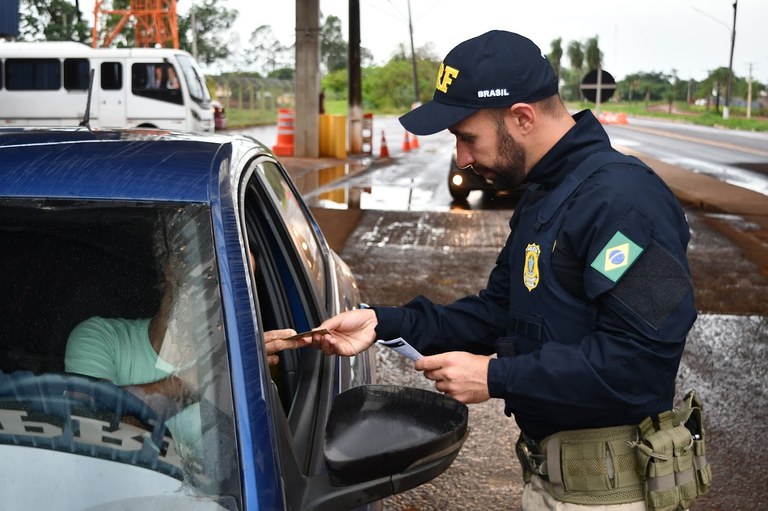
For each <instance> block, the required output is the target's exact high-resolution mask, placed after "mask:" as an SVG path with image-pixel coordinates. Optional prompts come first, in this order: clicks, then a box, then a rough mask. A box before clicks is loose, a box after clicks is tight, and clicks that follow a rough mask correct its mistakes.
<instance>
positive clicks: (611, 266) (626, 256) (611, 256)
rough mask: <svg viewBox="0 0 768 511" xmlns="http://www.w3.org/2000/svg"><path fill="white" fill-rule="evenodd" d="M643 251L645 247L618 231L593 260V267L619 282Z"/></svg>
mask: <svg viewBox="0 0 768 511" xmlns="http://www.w3.org/2000/svg"><path fill="white" fill-rule="evenodd" d="M642 253H643V249H642V248H641V247H640V246H639V245H637V244H636V243H635V242H633V241H632V240H631V239H629V238H627V237H626V236H625V235H624V234H622V232H621V231H616V234H614V235H613V237H612V238H611V239H610V241H608V243H606V245H605V246H604V247H603V249H602V250H601V251H600V253H598V254H597V257H595V260H594V261H592V268H594V269H596V270H597V271H599V272H600V273H602V274H603V275H605V276H606V277H607V278H609V279H610V280H612V281H613V282H618V280H619V279H620V278H621V276H622V275H624V273H625V272H626V271H627V270H628V269H629V268H630V266H632V264H633V263H634V262H635V261H636V260H637V258H638V257H640V254H642Z"/></svg>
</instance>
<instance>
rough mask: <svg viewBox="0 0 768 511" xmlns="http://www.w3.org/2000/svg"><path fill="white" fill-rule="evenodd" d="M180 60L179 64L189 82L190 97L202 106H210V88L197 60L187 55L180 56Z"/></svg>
mask: <svg viewBox="0 0 768 511" xmlns="http://www.w3.org/2000/svg"><path fill="white" fill-rule="evenodd" d="M178 59H179V64H180V65H181V71H182V73H184V77H185V78H186V80H187V86H188V87H189V95H190V96H191V97H192V99H193V100H195V101H196V102H197V103H199V104H201V105H207V104H209V103H210V101H211V95H210V94H209V92H208V87H206V85H205V78H204V75H203V72H202V71H201V70H200V68H199V67H198V65H197V63H196V62H195V60H194V59H191V58H189V57H187V56H186V55H178Z"/></svg>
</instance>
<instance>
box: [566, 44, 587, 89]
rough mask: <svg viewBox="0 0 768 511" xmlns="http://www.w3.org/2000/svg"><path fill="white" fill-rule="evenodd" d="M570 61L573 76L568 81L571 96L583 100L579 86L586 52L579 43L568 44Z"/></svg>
mask: <svg viewBox="0 0 768 511" xmlns="http://www.w3.org/2000/svg"><path fill="white" fill-rule="evenodd" d="M568 60H569V61H570V62H571V73H570V75H571V76H570V79H569V80H568V88H569V89H570V90H569V92H570V94H569V96H570V97H573V98H581V89H580V87H579V85H580V84H581V75H582V69H583V68H584V50H583V49H582V48H581V43H580V42H579V41H571V42H570V43H568Z"/></svg>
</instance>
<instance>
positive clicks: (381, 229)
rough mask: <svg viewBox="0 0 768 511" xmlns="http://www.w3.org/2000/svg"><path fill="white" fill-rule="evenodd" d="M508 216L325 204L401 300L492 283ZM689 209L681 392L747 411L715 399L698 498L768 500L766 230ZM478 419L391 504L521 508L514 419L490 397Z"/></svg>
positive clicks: (384, 286)
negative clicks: (688, 298) (455, 448)
mask: <svg viewBox="0 0 768 511" xmlns="http://www.w3.org/2000/svg"><path fill="white" fill-rule="evenodd" d="M509 215H510V212H508V211H472V212H451V213H429V212H422V213H409V212H380V211H367V210H366V211H362V212H355V213H354V219H353V221H349V220H348V221H346V222H345V221H344V220H343V218H347V219H350V218H351V215H350V212H344V211H336V212H326V213H322V214H320V215H319V218H318V220H319V222H320V223H321V227H323V230H324V231H325V232H329V231H330V230H334V231H336V232H337V234H336V238H337V239H336V241H334V244H335V245H336V247H335V248H336V249H337V251H339V252H340V253H341V255H342V257H343V258H344V260H345V261H346V262H347V263H348V264H349V265H350V268H351V269H352V271H353V273H354V274H355V276H356V277H357V279H358V283H359V284H360V287H361V292H362V295H363V299H364V300H365V301H367V302H369V303H373V304H393V305H396V304H402V303H403V302H405V301H407V300H409V299H411V298H413V297H414V296H416V295H418V294H424V295H426V296H428V297H430V298H431V299H433V300H434V301H436V302H441V303H445V302H450V301H453V300H455V299H457V298H460V297H462V296H465V295H466V294H469V293H475V292H477V291H478V290H479V289H481V288H483V287H484V286H485V283H486V279H487V276H488V273H489V271H490V269H491V268H492V266H493V264H494V261H495V258H496V255H497V254H498V250H499V248H500V247H501V245H502V244H503V242H504V240H505V239H506V236H507V234H508V229H509V228H508V225H507V222H508V219H509ZM688 217H689V222H690V225H691V230H692V239H691V244H690V247H689V261H690V264H691V269H692V274H693V279H694V287H695V290H696V291H695V292H696V300H697V307H698V308H699V309H700V311H701V312H702V313H707V314H702V316H701V317H700V320H699V321H697V324H696V325H695V326H694V329H693V331H692V333H691V335H690V336H689V341H688V348H687V350H686V355H685V356H684V360H683V363H682V365H681V369H680V375H679V377H678V386H679V387H680V389H681V392H683V391H684V390H687V389H688V388H692V387H695V388H697V389H700V395H702V396H704V398H705V403H711V404H712V405H716V404H717V402H718V401H721V402H722V403H723V404H724V403H731V404H732V406H737V407H738V408H737V409H738V410H742V412H741V413H738V414H734V413H731V412H730V411H729V410H727V409H717V408H716V407H713V406H710V407H709V410H710V411H709V412H708V415H709V417H708V423H709V425H710V427H709V435H710V438H711V439H712V441H711V442H710V443H709V451H708V452H709V454H710V462H711V463H712V464H713V466H714V467H715V483H716V484H715V485H714V486H713V489H712V491H710V493H709V494H708V495H707V496H705V497H704V498H702V499H700V500H699V501H698V502H697V503H696V505H695V506H694V507H693V509H695V510H697V511H702V510H703V511H709V510H712V511H715V510H720V509H746V508H752V507H753V506H752V504H754V502H761V501H766V500H768V487H766V485H765V484H764V481H765V478H764V477H762V475H765V474H766V473H768V460H766V459H765V452H766V449H765V448H764V446H763V440H762V439H764V438H765V437H766V435H768V426H767V424H768V412H767V411H768V402H766V399H768V398H766V396H767V395H768V383H767V382H766V379H765V378H764V376H762V375H764V374H765V368H764V366H765V365H766V362H765V360H766V358H767V357H766V356H765V355H766V353H765V350H766V349H768V339H766V331H768V321H766V316H768V272H767V271H766V270H767V269H768V267H767V266H766V265H761V264H760V261H761V260H762V261H764V260H765V259H761V257H763V256H764V254H765V251H763V252H760V250H758V251H757V253H758V256H757V257H756V256H755V253H754V246H753V247H752V249H750V250H752V252H753V253H750V257H749V258H747V257H745V253H746V252H747V251H746V250H744V248H743V247H741V246H740V245H739V244H738V242H739V240H740V239H743V238H744V236H743V235H744V233H747V234H748V237H749V238H751V239H758V240H759V239H763V238H764V233H763V232H762V231H761V230H760V226H759V223H754V222H750V221H748V220H744V219H742V218H739V217H731V216H728V215H711V214H704V213H702V212H701V211H692V210H689V211H688ZM345 224H346V225H347V227H344V225H345ZM326 225H327V226H328V227H326ZM331 226H332V227H331ZM340 229H342V231H340ZM343 229H347V231H346V232H343ZM339 234H340V235H341V239H338V238H339ZM347 236H348V237H347ZM344 240H346V243H345V244H344ZM332 246H333V245H332ZM342 246H343V250H342V249H341V248H342ZM761 254H762V255H761ZM377 359H378V363H379V371H378V374H379V381H380V382H381V383H392V384H401V385H413V386H417V387H422V388H427V389H431V388H432V387H431V384H430V383H429V382H428V381H427V380H425V379H424V378H423V377H422V376H421V375H420V373H418V372H416V371H414V370H413V369H412V363H411V362H409V361H407V360H405V359H403V358H401V357H399V356H397V355H395V354H393V353H391V352H388V351H387V350H382V349H379V350H378V351H377ZM719 378H727V379H728V381H727V382H722V381H720V379H719ZM680 395H682V394H680ZM707 398H709V400H708V399H707ZM713 400H714V401H713ZM726 408H727V407H726ZM469 426H470V436H469V438H468V439H467V442H466V443H465V445H464V447H463V448H462V451H461V452H460V453H459V456H458V457H457V459H456V460H455V461H454V463H453V465H452V466H451V467H450V468H449V469H448V470H447V471H446V472H445V473H444V474H442V475H441V476H439V477H437V478H436V479H434V480H433V481H431V482H430V483H427V484H424V485H422V486H420V487H418V488H414V489H412V490H410V491H408V492H405V493H402V494H400V495H396V496H393V497H390V498H388V499H386V500H385V503H384V509H385V510H391V511H432V510H434V511H437V510H441V511H452V510H467V509H493V510H496V509H519V507H520V497H521V495H522V481H521V474H520V467H519V465H518V462H517V460H516V458H515V455H514V442H515V440H516V438H517V435H518V429H517V426H516V425H515V422H514V420H513V419H511V418H508V417H506V416H504V414H503V404H502V403H501V402H500V401H499V400H491V401H489V402H486V403H482V404H479V405H471V406H470V415H469ZM745 430H746V431H750V435H749V439H750V440H749V441H746V442H745V441H744V440H743V439H740V437H738V436H737V437H735V436H734V435H733V434H732V432H733V431H745ZM755 454H758V456H757V457H755ZM747 459H749V460H750V461H749V462H748V463H747V462H745V460H747ZM718 483H719V484H718ZM734 488H739V491H736V492H734V491H731V490H732V489H734Z"/></svg>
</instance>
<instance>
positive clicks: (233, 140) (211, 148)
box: [0, 128, 468, 511]
mask: <svg viewBox="0 0 768 511" xmlns="http://www.w3.org/2000/svg"><path fill="white" fill-rule="evenodd" d="M0 247H2V250H0V267H1V268H2V273H3V277H2V279H0V317H2V318H3V328H2V329H0V473H2V474H5V475H4V476H3V477H0V495H2V507H4V508H7V509H67V510H68V509H73V510H74V509H78V510H80V509H101V510H117V509H121V510H122V509H141V510H143V511H150V510H153V509H162V510H172V509H184V510H203V509H204V510H229V511H232V510H245V511H248V510H256V509H329V510H337V509H351V508H357V507H360V506H365V505H370V506H373V507H375V506H376V505H377V502H378V505H380V499H382V498H384V497H386V496H388V495H391V494H393V493H398V492H402V491H405V490H407V489H409V488H412V487H414V486H417V485H419V484H422V483H424V482H426V481H429V480H430V479H432V478H434V477H436V476H437V475H439V474H440V473H442V472H443V471H444V470H445V469H446V468H447V467H448V466H449V465H450V464H451V462H452V461H453V459H454V458H455V457H456V455H457V454H458V452H459V449H460V448H461V446H462V444H463V442H464V439H465V438H466V435H467V433H468V430H467V409H466V406H464V405H463V404H461V403H458V402H457V401H455V400H453V399H451V398H448V397H446V396H443V395H442V394H439V393H436V392H429V391H424V390H418V389H412V388H406V387H398V386H382V385H376V384H375V366H374V357H373V353H371V351H370V350H369V351H368V352H365V353H362V354H360V355H358V356H357V357H354V358H339V357H329V356H325V355H323V354H322V353H321V352H320V351H319V350H316V349H314V348H312V347H305V348H300V349H297V350H286V351H282V352H280V353H279V362H278V363H277V364H269V363H268V357H267V353H266V349H265V332H268V331H271V330H278V329H285V328H294V329H296V330H297V331H303V330H309V329H311V328H313V327H315V326H316V325H318V324H320V323H321V322H322V321H323V319H325V318H327V317H329V316H330V315H333V314H336V313H338V312H341V311H344V310H348V309H353V308H355V307H358V306H359V304H360V295H359V292H358V289H357V286H356V284H355V280H354V278H353V276H352V274H351V272H350V270H349V268H348V267H347V266H346V265H345V264H344V263H343V262H342V260H341V259H340V258H339V257H338V256H337V255H336V254H335V253H334V252H333V251H331V250H330V249H329V247H328V245H327V243H326V241H325V239H324V238H323V235H322V233H321V232H320V229H319V228H318V226H317V224H316V222H315V221H314V219H313V218H312V216H311V214H310V212H309V210H308V208H307V207H306V205H305V204H304V203H303V202H302V199H301V197H300V196H299V195H298V193H297V191H296V189H295V188H294V186H293V184H292V183H291V180H290V179H289V177H288V175H287V174H286V172H285V170H284V169H283V167H282V166H281V164H280V163H279V162H278V161H277V160H276V159H275V157H274V155H273V154H272V153H271V152H270V151H269V149H268V148H266V147H265V146H264V145H262V144H260V143H258V142H257V141H255V140H253V139H250V138H246V137H229V136H221V135H213V134H210V135H193V134H182V133H170V132H166V131H160V130H148V129H134V130H112V131H91V130H88V129H85V128H72V129H65V128H61V129H34V128H29V129H25V130H0ZM9 474H13V475H12V477H11V476H9Z"/></svg>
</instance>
